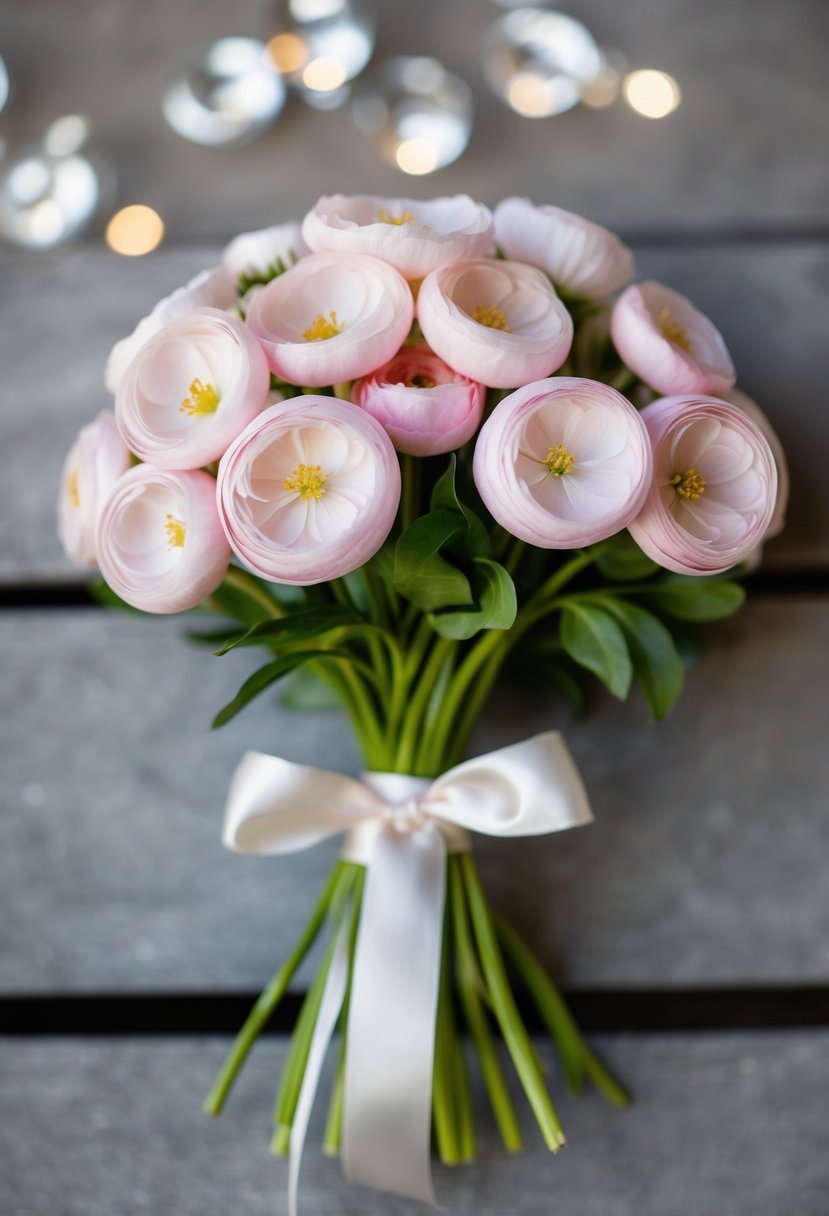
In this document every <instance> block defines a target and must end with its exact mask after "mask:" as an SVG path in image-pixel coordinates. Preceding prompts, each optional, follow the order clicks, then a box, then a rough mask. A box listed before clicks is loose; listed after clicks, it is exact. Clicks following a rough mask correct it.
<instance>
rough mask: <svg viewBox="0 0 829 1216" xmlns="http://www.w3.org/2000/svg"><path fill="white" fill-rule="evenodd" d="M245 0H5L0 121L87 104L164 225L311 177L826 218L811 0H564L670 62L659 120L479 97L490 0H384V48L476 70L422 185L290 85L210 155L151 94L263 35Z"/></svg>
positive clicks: (105, 143)
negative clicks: (10, 76) (271, 108)
mask: <svg viewBox="0 0 829 1216" xmlns="http://www.w3.org/2000/svg"><path fill="white" fill-rule="evenodd" d="M258 9H259V6H258V4H257V0H242V2H241V3H239V4H235V5H233V6H228V5H227V4H226V3H223V0H198V3H196V2H195V0H187V2H181V0H179V2H178V3H175V4H170V3H165V0H145V2H144V3H143V4H142V5H141V6H140V8H136V7H135V5H133V4H130V3H129V2H128V0H75V3H73V4H71V5H70V4H57V3H55V0H26V3H25V4H22V3H21V4H16V5H11V4H7V5H5V6H4V14H3V18H4V20H3V54H4V55H5V56H7V57H8V61H9V65H10V67H11V70H12V71H13V72H14V74H15V75H16V77H17V79H18V83H19V92H18V101H17V106H16V108H15V109H14V110H13V111H12V112H11V113H10V115H9V119H8V122H7V124H6V126H7V130H8V133H9V134H10V135H12V134H16V133H19V134H20V135H21V136H22V135H26V136H33V135H36V134H37V133H38V132H39V131H40V130H42V129H43V127H44V126H45V125H46V123H48V122H50V121H51V120H52V119H54V118H55V117H56V116H57V115H58V114H59V113H66V112H67V111H68V112H72V111H82V112H85V113H88V114H89V115H90V117H91V119H92V121H93V123H94V129H95V133H96V142H97V145H98V147H99V148H100V150H102V151H103V152H105V153H106V154H107V155H109V156H111V157H112V159H113V160H114V162H115V164H116V165H117V169H118V174H119V178H120V194H119V199H120V202H121V203H122V204H123V203H126V202H135V201H141V202H148V203H151V204H152V205H153V206H155V207H157V208H158V210H159V211H160V212H161V214H162V216H163V217H164V219H165V220H166V221H167V224H168V225H169V229H170V231H171V232H173V233H177V234H182V233H187V234H193V233H199V234H205V233H210V234H217V233H219V234H221V233H226V232H229V231H232V230H234V229H239V228H242V227H245V226H247V227H254V226H257V225H261V224H263V223H268V222H272V219H273V217H274V215H277V214H281V213H283V212H285V211H287V212H291V211H295V210H302V209H303V208H304V207H306V206H307V205H308V204H309V203H311V202H312V201H313V199H314V198H315V197H316V196H317V195H318V194H322V193H331V192H333V191H337V190H343V191H347V192H357V191H365V190H366V188H369V189H370V190H371V191H372V192H374V193H399V192H400V191H401V190H404V189H408V190H410V191H411V192H413V193H414V194H415V196H420V195H424V194H430V193H435V192H438V191H439V192H443V193H454V192H456V191H466V192H468V193H471V194H476V195H480V196H481V197H484V198H486V199H495V198H497V197H498V196H499V195H500V194H503V193H505V192H507V191H511V192H518V193H528V194H535V195H536V196H538V197H539V198H542V197H550V196H551V195H552V194H553V192H554V193H555V201H557V202H560V203H561V204H562V205H563V206H565V207H571V208H573V209H575V210H584V211H586V212H587V213H589V214H592V215H594V216H595V218H596V219H598V220H602V221H605V222H608V223H611V224H614V225H621V226H623V227H625V228H626V229H628V230H634V231H637V232H648V231H652V230H653V229H654V228H657V229H660V230H665V229H669V230H673V231H676V230H684V229H687V228H688V227H694V228H697V229H710V228H717V227H723V226H725V227H736V228H741V229H743V228H745V227H747V226H748V227H755V226H757V227H763V228H765V229H771V230H774V229H776V228H777V227H778V226H780V225H785V226H789V227H796V226H801V225H806V226H809V225H821V226H823V225H825V222H826V197H827V193H829V165H827V161H826V157H825V155H824V154H823V153H824V151H825V148H826V145H827V143H829V106H827V78H826V70H825V69H826V64H825V49H826V44H827V38H828V37H829V21H827V8H826V5H825V4H824V3H823V0H791V2H790V3H789V4H786V5H781V4H779V3H777V2H776V0H732V2H731V3H729V4H722V3H718V0H696V2H693V0H665V2H664V3H662V4H660V5H659V6H658V7H656V8H655V7H654V5H653V3H652V2H651V0H626V2H625V3H624V4H615V5H609V4H607V3H605V2H604V0H581V2H580V3H579V4H578V5H577V6H572V11H573V12H574V14H575V15H577V16H579V17H581V18H582V19H583V20H585V21H586V22H587V24H588V25H589V26H590V27H591V29H592V30H593V31H594V33H595V35H596V37H597V38H598V39H599V41H600V42H602V43H603V44H605V45H610V46H616V47H619V48H621V49H622V50H623V51H624V52H625V53H626V54H627V56H628V59H629V61H630V65H631V66H632V67H657V68H662V69H664V70H667V71H668V72H670V73H672V74H673V75H674V76H675V77H676V78H677V80H678V81H679V83H680V86H681V88H682V91H683V103H682V105H681V106H680V108H679V109H678V110H677V111H676V112H675V113H674V114H673V115H672V116H671V117H670V118H668V119H666V120H664V121H661V122H653V121H651V120H648V119H643V118H640V117H638V116H637V115H635V114H634V113H632V112H631V111H630V110H629V109H628V107H627V106H626V105H624V104H619V105H617V106H616V107H614V108H613V109H612V110H609V111H601V112H598V111H590V110H587V109H584V108H581V109H578V110H575V111H571V112H570V113H568V114H566V115H563V116H561V117H559V118H557V119H549V120H546V121H532V120H527V119H522V118H520V117H519V116H518V115H515V114H513V113H512V112H511V111H509V110H508V109H507V108H506V107H504V106H503V105H502V104H501V103H500V102H499V101H498V100H497V99H496V98H495V97H494V96H493V95H492V94H490V93H489V91H488V90H487V88H486V86H485V85H484V82H483V77H482V73H481V68H480V43H481V36H482V34H483V31H484V29H485V28H486V27H487V26H488V25H489V24H490V22H492V21H493V20H495V18H496V17H497V16H498V15H499V11H500V10H499V9H498V8H497V7H495V6H493V5H490V4H485V3H480V2H478V0H453V2H452V3H451V4H445V3H440V0H421V2H419V3H417V4H412V3H405V2H404V0H383V3H382V5H381V6H379V9H380V14H381V24H380V35H381V36H380V44H379V47H378V52H377V58H378V60H379V59H381V58H384V57H386V56H387V55H389V54H401V53H409V54H411V53H415V54H437V55H438V56H439V57H440V58H442V59H443V60H444V61H445V63H446V65H447V66H448V67H449V68H450V69H452V70H453V71H456V72H459V73H460V74H461V75H462V76H464V77H465V78H466V79H467V80H468V82H469V84H470V85H471V87H472V89H473V91H474V94H475V101H476V122H475V129H474V132H473V137H472V142H471V145H470V148H469V151H468V153H467V154H466V155H465V156H464V157H463V158H462V159H461V160H460V161H458V162H456V164H455V165H453V166H451V167H450V168H448V169H445V170H443V171H442V172H440V173H438V174H436V175H434V176H433V177H432V178H427V179H424V180H421V181H417V180H414V179H410V178H409V179H407V178H405V177H404V176H403V175H402V174H400V173H397V172H396V171H393V170H392V169H389V168H387V167H385V166H384V165H382V164H381V163H380V161H379V160H378V159H377V157H376V156H375V154H374V152H373V150H372V149H371V148H370V147H369V146H368V145H366V144H364V143H363V142H362V140H361V138H360V137H359V136H358V135H357V133H356V131H355V130H354V128H353V126H352V123H351V118H350V115H349V113H348V110H347V108H346V109H344V110H340V111H338V112H335V113H333V114H322V113H318V112H313V111H311V110H309V109H307V108H306V107H305V106H304V105H303V103H302V102H301V101H299V100H296V99H294V100H293V101H292V102H291V104H290V105H289V107H288V108H287V109H286V111H285V113H284V115H283V119H282V121H281V122H280V123H279V124H278V126H277V127H275V128H274V129H273V130H272V131H271V132H270V133H269V134H268V135H267V136H266V137H265V138H264V139H262V140H260V141H259V142H257V143H255V144H253V145H251V146H250V147H248V148H243V149H236V150H231V151H225V152H220V151H210V150H208V149H205V148H199V147H196V146H193V145H189V144H187V143H185V142H184V141H183V140H181V139H179V138H178V137H177V136H176V135H174V134H173V133H172V132H171V131H169V130H168V129H167V127H166V126H165V124H164V120H163V118H162V115H161V112H160V97H161V94H162V92H163V90H164V88H165V87H166V84H167V82H168V80H169V79H170V78H171V77H173V76H174V75H176V74H177V72H178V70H179V68H180V65H181V62H182V60H183V58H184V57H186V56H187V55H188V54H189V53H190V51H191V48H192V47H193V46H194V45H196V44H200V43H203V42H209V41H211V40H212V39H213V38H215V37H218V36H220V35H223V34H231V33H239V34H251V33H255V32H256V31H257V27H258V20H257V13H258Z"/></svg>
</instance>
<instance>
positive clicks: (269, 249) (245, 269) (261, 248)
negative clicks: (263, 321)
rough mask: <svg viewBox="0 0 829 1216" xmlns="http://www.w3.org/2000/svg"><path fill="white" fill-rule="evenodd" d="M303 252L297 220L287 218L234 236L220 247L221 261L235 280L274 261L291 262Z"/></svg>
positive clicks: (303, 245) (255, 273)
mask: <svg viewBox="0 0 829 1216" xmlns="http://www.w3.org/2000/svg"><path fill="white" fill-rule="evenodd" d="M307 252H308V250H307V249H306V247H305V242H304V241H303V239H302V233H301V232H300V227H299V224H297V223H295V222H293V221H291V222H289V223H287V224H275V225H274V226H273V227H272V228H260V229H258V230H257V231H256V232H242V233H241V234H240V235H239V236H237V237H234V239H233V240H232V241H231V242H230V244H229V245H226V246H225V248H224V250H223V251H222V265H223V266H224V267H225V268H226V269H227V270H229V271H230V273H231V274H232V275H233V277H234V281H235V280H236V279H238V278H239V276H240V275H243V274H244V275H248V276H251V275H257V274H264V273H266V272H267V270H268V269H269V267H271V266H273V265H274V264H275V263H277V262H282V263H283V264H284V265H285V266H291V265H292V264H293V263H294V262H298V261H299V259H300V258H301V257H303V255H304V254H306V253H307Z"/></svg>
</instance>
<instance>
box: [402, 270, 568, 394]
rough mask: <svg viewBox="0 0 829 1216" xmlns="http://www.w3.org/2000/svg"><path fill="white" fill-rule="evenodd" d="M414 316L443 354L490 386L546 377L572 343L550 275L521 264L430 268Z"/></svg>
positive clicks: (512, 384) (515, 383) (521, 382)
mask: <svg viewBox="0 0 829 1216" xmlns="http://www.w3.org/2000/svg"><path fill="white" fill-rule="evenodd" d="M417 319H418V321H419V322H420V328H421V329H422V330H423V334H424V337H425V338H426V341H427V342H428V343H429V345H430V346H431V347H432V349H433V350H434V351H436V352H437V354H438V355H440V357H441V359H443V360H444V361H445V362H446V363H448V364H449V366H450V367H454V368H455V370H456V371H458V372H461V373H462V374H463V375H464V376H469V377H470V379H472V380H477V381H478V382H479V383H481V384H488V385H490V386H491V387H493V388H511V387H513V386H514V385H517V384H525V383H527V381H529V380H539V379H541V378H542V377H544V376H548V375H549V374H550V373H551V372H554V371H556V369H557V368H559V367H561V365H562V363H563V362H564V360H565V359H566V358H567V354H568V352H569V350H570V344H571V343H572V341H573V322H572V320H571V318H570V314H569V313H568V311H567V309H566V308H565V307H564V305H563V304H562V302H561V300H559V298H558V296H557V295H556V293H555V291H554V290H553V288H552V286H551V284H550V280H549V279H548V278H547V276H546V275H544V274H542V272H541V271H540V270H536V268H535V267H534V266H525V265H523V263H521V262H500V261H495V260H494V259H482V260H479V261H477V262H461V263H460V264H458V265H457V266H444V267H441V269H439V270H435V271H433V272H432V273H431V274H430V275H428V276H427V277H426V278H425V279H424V280H423V283H422V284H421V287H420V292H419V293H418V297H417Z"/></svg>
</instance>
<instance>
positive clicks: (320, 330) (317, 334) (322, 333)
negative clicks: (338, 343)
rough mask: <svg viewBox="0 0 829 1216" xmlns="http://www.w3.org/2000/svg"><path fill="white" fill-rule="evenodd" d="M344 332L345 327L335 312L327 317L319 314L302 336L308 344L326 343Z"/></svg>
mask: <svg viewBox="0 0 829 1216" xmlns="http://www.w3.org/2000/svg"><path fill="white" fill-rule="evenodd" d="M342 332H343V327H342V325H340V323H339V321H338V320H337V314H336V313H335V312H330V313H329V314H328V316H327V317H324V316H323V315H322V313H321V312H318V313H317V315H316V316H315V317H314V319H313V321H312V322H311V324H310V325H309V326H308V328H307V329H306V330H305V333H304V334H303V335H302V336H303V338H304V339H305V341H306V342H325V341H326V340H327V339H328V338H336V336H337V334H341V333H342Z"/></svg>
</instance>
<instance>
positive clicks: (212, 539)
mask: <svg viewBox="0 0 829 1216" xmlns="http://www.w3.org/2000/svg"><path fill="white" fill-rule="evenodd" d="M96 544H97V549H98V564H99V566H100V568H101V574H102V575H103V577H104V579H105V580H106V582H107V583H108V584H109V586H110V587H111V588H112V590H113V591H114V592H115V593H116V595H120V597H121V599H122V600H125V601H126V602H127V603H128V604H132V606H133V607H134V608H140V609H141V610H142V611H143V612H185V611H186V610H187V609H188V608H195V607H196V605H197V604H200V603H201V602H202V600H203V599H205V597H206V596H208V595H211V594H212V592H214V591H215V590H216V588H217V587H218V586H219V583H221V581H222V579H223V578H224V575H225V571H226V570H227V565H228V562H229V561H230V547H229V546H228V543H227V539H226V538H225V534H224V532H223V531H222V526H221V524H220V522H219V512H218V508H217V506H216V482H215V481H214V480H213V478H212V477H211V476H210V475H209V474H208V473H204V472H202V471H201V470H192V471H187V472H179V473H172V472H169V471H168V470H166V469H155V468H153V467H152V466H151V465H148V464H141V465H138V466H137V467H136V468H134V469H130V470H129V472H127V473H125V474H124V475H123V477H121V478H120V479H119V481H117V482H116V484H115V488H114V489H113V491H112V493H111V494H110V496H109V498H108V499H107V502H106V504H105V505H104V509H103V511H102V512H101V517H100V520H99V522H98V535H97V541H96Z"/></svg>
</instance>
